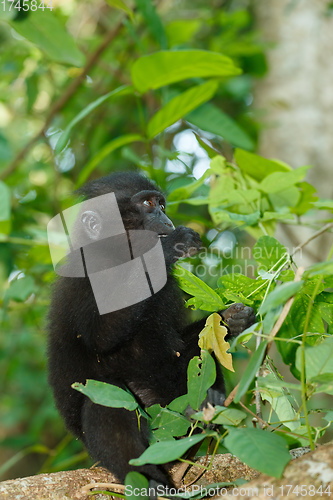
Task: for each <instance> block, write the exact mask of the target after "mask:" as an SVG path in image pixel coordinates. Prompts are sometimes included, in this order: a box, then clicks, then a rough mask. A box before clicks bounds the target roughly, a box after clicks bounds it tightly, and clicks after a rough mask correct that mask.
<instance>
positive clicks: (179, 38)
mask: <svg viewBox="0 0 333 500" xmlns="http://www.w3.org/2000/svg"><path fill="white" fill-rule="evenodd" d="M200 26H201V20H200V19H176V20H175V21H171V22H170V23H169V24H168V25H167V26H166V28H165V31H166V35H167V38H168V42H169V46H170V47H173V46H174V45H182V44H183V43H188V41H189V40H190V39H191V38H192V36H193V35H194V34H195V33H196V32H197V31H198V30H199V28H200Z"/></svg>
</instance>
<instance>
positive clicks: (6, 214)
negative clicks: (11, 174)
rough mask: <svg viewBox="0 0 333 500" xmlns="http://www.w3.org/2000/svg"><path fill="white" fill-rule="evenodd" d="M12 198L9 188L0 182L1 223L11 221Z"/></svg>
mask: <svg viewBox="0 0 333 500" xmlns="http://www.w3.org/2000/svg"><path fill="white" fill-rule="evenodd" d="M10 197H11V194H10V189H9V187H8V186H7V185H6V184H5V183H4V182H3V181H0V221H3V220H10V213H11V202H10Z"/></svg>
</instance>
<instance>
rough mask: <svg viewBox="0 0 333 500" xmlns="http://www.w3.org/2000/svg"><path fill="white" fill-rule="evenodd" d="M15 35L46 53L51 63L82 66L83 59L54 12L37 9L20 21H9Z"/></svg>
mask: <svg viewBox="0 0 333 500" xmlns="http://www.w3.org/2000/svg"><path fill="white" fill-rule="evenodd" d="M10 24H11V25H12V27H13V28H14V30H15V31H17V33H19V34H20V35H22V36H23V37H24V38H26V39H27V40H29V42H32V43H34V44H35V45H37V47H38V48H39V49H40V50H41V51H43V52H45V53H46V55H47V56H48V57H49V58H50V59H52V60H53V61H57V62H60V63H66V64H71V65H73V66H79V67H80V66H83V65H84V63H85V57H84V55H83V54H82V52H81V51H80V50H79V49H78V48H77V46H76V44H75V42H74V40H73V38H72V37H71V36H70V35H69V34H68V33H67V31H66V29H65V27H64V26H63V25H62V24H61V22H60V21H59V20H58V18H57V16H56V14H55V13H54V12H51V11H49V10H48V9H45V10H44V11H43V10H41V9H37V10H36V11H34V12H32V11H29V15H28V16H27V17H25V18H24V19H21V20H20V21H14V20H11V21H10Z"/></svg>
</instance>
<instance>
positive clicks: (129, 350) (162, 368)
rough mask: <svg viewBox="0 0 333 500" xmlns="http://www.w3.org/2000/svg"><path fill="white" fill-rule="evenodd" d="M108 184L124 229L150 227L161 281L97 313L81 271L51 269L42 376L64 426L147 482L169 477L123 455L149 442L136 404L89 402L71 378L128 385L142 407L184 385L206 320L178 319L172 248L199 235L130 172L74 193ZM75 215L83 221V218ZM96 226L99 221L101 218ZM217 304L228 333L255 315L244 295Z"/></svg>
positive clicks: (219, 397) (214, 398)
mask: <svg viewBox="0 0 333 500" xmlns="http://www.w3.org/2000/svg"><path fill="white" fill-rule="evenodd" d="M111 192H114V193H115V195H116V200H117V203H118V206H119V210H120V213H121V216H122V219H123V223H124V226H125V228H126V230H130V229H149V230H152V231H154V232H156V233H158V235H159V236H160V238H161V243H162V247H163V252H164V256H165V263H166V268H167V272H168V278H167V283H166V284H165V286H164V287H163V288H162V289H161V290H160V291H159V292H157V293H156V294H155V295H152V296H151V297H150V298H149V299H146V300H144V301H142V302H140V303H137V304H135V305H132V306H129V307H126V308H124V309H121V310H118V311H115V312H111V313H108V314H103V315H100V314H99V312H98V309H97V305H96V302H95V299H94V295H93V293H92V289H91V285H90V282H89V279H88V278H87V277H85V278H68V277H60V278H59V279H58V280H57V281H56V283H55V286H54V290H53V296H52V302H51V307H50V311H49V318H48V319H49V326H48V330H49V341H48V358H49V381H50V384H51V386H52V388H53V392H54V397H55V400H56V405H57V408H58V410H59V412H60V414H61V415H62V417H63V418H64V420H65V423H66V426H67V428H68V429H69V431H70V432H72V433H73V434H74V435H75V436H77V437H78V438H79V439H81V440H82V441H83V443H84V444H85V446H86V448H87V449H88V451H89V453H90V455H91V457H92V458H93V459H94V460H95V461H99V463H100V465H102V466H105V467H106V468H107V469H109V470H110V471H111V472H113V473H114V474H115V475H116V476H117V477H118V479H119V480H120V481H124V479H125V476H126V474H127V473H128V472H129V471H130V470H136V471H138V472H141V473H143V474H144V475H145V476H146V477H147V478H148V479H149V480H150V484H155V485H156V484H163V485H169V486H170V485H171V480H170V478H169V477H168V475H167V472H166V471H165V470H164V469H163V468H162V466H157V465H145V466H142V467H132V466H130V465H129V463H128V462H129V460H130V459H132V458H136V457H138V456H140V455H141V454H142V453H143V451H144V450H145V449H146V448H147V446H148V438H149V435H148V429H147V427H146V423H145V420H144V419H141V428H140V430H139V428H138V421H137V416H136V414H135V412H130V411H127V410H125V409H117V408H108V407H105V406H100V405H96V404H94V403H92V402H91V400H90V399H88V398H87V397H86V396H84V395H83V394H81V393H79V392H77V391H76V390H74V389H72V388H71V385H72V384H73V383H74V382H81V383H85V382H86V379H95V380H100V381H104V382H108V383H110V384H114V385H117V386H119V387H121V388H126V387H127V388H128V389H130V391H131V392H132V393H133V394H134V396H135V397H136V398H137V400H138V402H139V403H140V405H142V407H148V406H150V405H153V404H155V403H159V404H160V405H162V406H164V405H167V404H168V403H170V402H171V401H172V400H173V399H174V398H176V397H178V396H180V395H182V394H185V393H186V391H187V365H188V362H189V360H190V359H191V358H192V357H193V356H195V355H198V354H199V352H200V351H199V347H198V334H199V332H200V331H201V330H202V328H203V327H204V325H205V320H202V321H198V322H196V323H194V324H191V325H187V322H186V309H185V308H184V301H183V298H182V294H181V292H180V290H179V288H178V286H177V283H176V281H175V279H174V278H173V276H172V274H171V272H170V271H171V268H172V265H173V264H174V263H175V262H176V261H177V259H178V258H179V256H180V253H182V252H183V253H182V255H184V254H194V253H196V252H197V251H198V250H199V248H200V246H201V240H200V237H199V235H198V234H197V233H196V232H195V231H193V230H192V229H190V228H188V227H184V226H179V227H177V228H174V225H173V224H172V222H171V221H170V219H169V218H168V217H167V216H166V215H165V213H164V212H165V198H164V196H163V194H162V193H161V191H160V190H159V189H158V188H156V186H155V185H154V184H153V183H152V182H151V181H149V180H148V179H146V178H145V177H143V176H141V175H139V174H137V173H129V172H127V173H115V174H111V175H109V176H106V177H103V178H101V179H99V180H96V181H92V182H90V183H88V184H86V185H85V186H84V187H83V188H82V189H81V190H80V192H79V194H81V195H84V197H85V199H90V198H94V197H96V196H100V195H103V194H106V193H111ZM80 223H82V224H87V221H86V220H85V219H84V218H83V219H81V222H80ZM90 224H91V221H90ZM91 229H92V230H93V231H94V230H95V229H96V224H95V225H94V224H92V225H91V226H90V227H89V231H90V230H91ZM98 230H101V231H103V221H101V223H100V225H99V227H98ZM177 244H178V245H177ZM180 248H181V249H182V252H179V249H180ZM221 314H222V316H223V319H224V322H225V324H226V325H227V326H228V328H229V333H230V334H231V335H238V334H239V333H240V332H241V331H243V330H244V329H245V328H247V327H248V326H250V325H251V324H252V323H253V322H254V312H253V310H252V309H251V308H250V307H244V306H243V304H234V305H232V306H231V307H229V308H228V309H227V310H225V311H223V312H222V313H221ZM217 372H218V373H219V375H218V377H217V381H216V382H215V384H214V386H213V388H212V389H210V391H209V393H208V398H207V399H208V401H210V402H211V403H213V404H223V402H224V399H225V395H224V386H223V380H222V375H221V374H220V370H217Z"/></svg>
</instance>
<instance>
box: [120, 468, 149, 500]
mask: <svg viewBox="0 0 333 500" xmlns="http://www.w3.org/2000/svg"><path fill="white" fill-rule="evenodd" d="M143 490H146V491H147V495H142V493H141V492H142V491H143ZM148 490H149V482H148V479H147V478H146V477H145V476H143V475H142V474H140V473H139V472H135V471H131V472H128V474H127V475H126V477H125V492H131V494H126V500H138V499H140V500H148V499H149V495H148ZM134 491H140V495H138V494H135V493H134Z"/></svg>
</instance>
